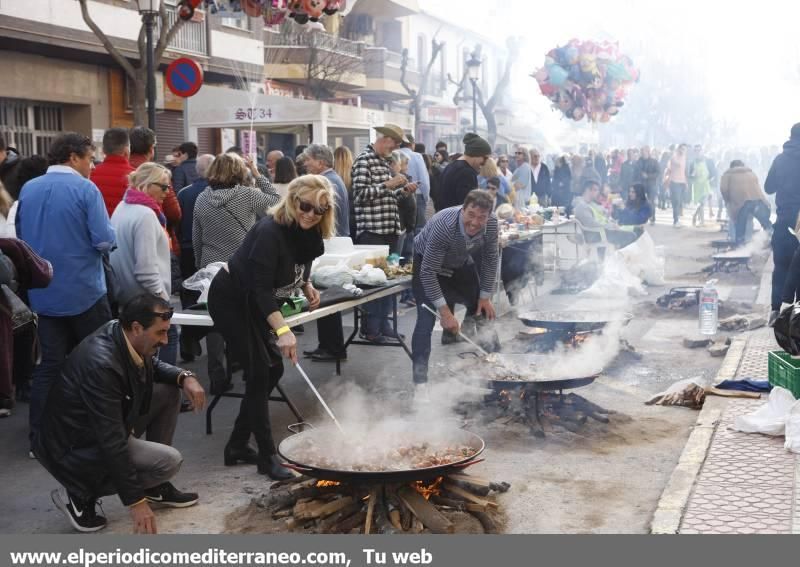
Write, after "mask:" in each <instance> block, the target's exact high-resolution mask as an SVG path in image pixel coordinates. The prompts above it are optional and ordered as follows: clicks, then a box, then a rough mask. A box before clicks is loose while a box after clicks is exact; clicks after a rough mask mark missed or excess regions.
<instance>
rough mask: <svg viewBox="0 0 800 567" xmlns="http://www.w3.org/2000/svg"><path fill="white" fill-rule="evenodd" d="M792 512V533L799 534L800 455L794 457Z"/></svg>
mask: <svg viewBox="0 0 800 567" xmlns="http://www.w3.org/2000/svg"><path fill="white" fill-rule="evenodd" d="M793 512H794V513H793V514H792V533H793V534H794V535H799V534H800V456H797V457H795V458H794V510H793Z"/></svg>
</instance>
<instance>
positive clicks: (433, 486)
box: [414, 476, 444, 500]
mask: <svg viewBox="0 0 800 567" xmlns="http://www.w3.org/2000/svg"><path fill="white" fill-rule="evenodd" d="M443 481H444V477H443V476H440V477H438V478H437V479H436V480H434V481H433V482H431V483H427V484H426V483H425V482H424V481H422V480H418V481H416V482H415V483H414V489H415V490H416V491H417V492H419V493H420V494H421V495H422V497H423V498H424V499H425V500H430V498H431V496H434V495H437V496H438V495H439V494H440V493H441V492H442V490H441V488H440V486H441V485H442V482H443Z"/></svg>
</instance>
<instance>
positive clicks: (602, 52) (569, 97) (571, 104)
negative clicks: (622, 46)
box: [531, 39, 639, 123]
mask: <svg viewBox="0 0 800 567" xmlns="http://www.w3.org/2000/svg"><path fill="white" fill-rule="evenodd" d="M531 76H532V77H533V78H535V79H536V82H537V83H539V90H540V91H541V92H542V94H543V95H544V96H546V97H547V98H548V99H550V101H551V102H552V103H553V108H557V109H558V110H560V111H561V112H562V113H563V114H564V116H566V117H567V118H570V119H572V120H575V121H580V120H583V119H584V118H586V119H587V120H589V121H590V122H601V123H603V122H608V121H609V120H610V119H611V117H612V116H614V115H616V114H617V113H619V111H620V109H621V108H622V106H623V105H624V104H625V98H626V97H627V95H628V91H629V89H630V87H631V86H632V85H633V84H634V83H636V82H638V81H639V70H638V69H637V68H636V67H635V66H634V64H633V61H632V60H631V58H630V57H628V56H627V55H624V54H621V53H620V52H619V45H618V44H617V43H616V42H613V43H612V42H609V41H601V42H595V41H591V40H588V41H581V40H578V39H573V40H570V41H569V43H567V44H566V45H563V46H560V47H556V48H555V49H551V50H550V51H548V52H547V55H546V56H545V61H544V66H543V67H541V68H540V69H538V70H537V71H536V72H534V73H532V74H531Z"/></svg>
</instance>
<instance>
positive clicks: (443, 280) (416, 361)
mask: <svg viewBox="0 0 800 567" xmlns="http://www.w3.org/2000/svg"><path fill="white" fill-rule="evenodd" d="M421 266H422V256H418V255H415V256H414V275H413V277H412V280H411V289H412V291H413V292H414V299H415V300H416V302H417V324H416V325H415V326H414V334H413V335H412V337H411V352H412V372H413V376H414V383H415V384H423V383H425V382H427V381H428V360H429V359H430V357H431V334H432V333H433V327H434V325H435V324H436V318H435V317H434V316H433V313H431V312H430V311H428V310H427V309H425V308H424V307H423V304H424V305H428V306H429V307H430V308H431V309H434V310H436V308H435V307H434V306H433V303H431V302H430V301H429V300H428V298H427V296H426V295H425V289H424V288H423V287H422V281H421V280H420V277H419V271H420V269H421ZM438 279H439V285H440V286H441V288H442V293H443V294H444V298H445V301H446V302H447V305H448V306H449V307H450V309H451V310H452V309H453V307H454V305H455V304H456V303H461V304H463V305H464V306H465V307H466V308H467V315H475V313H476V312H477V311H478V299H479V297H480V278H479V277H478V271H477V269H476V267H475V264H467V265H465V266H463V267H462V268H459V269H458V270H455V271H454V272H453V275H452V276H451V277H444V276H438Z"/></svg>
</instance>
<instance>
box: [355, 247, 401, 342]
mask: <svg viewBox="0 0 800 567" xmlns="http://www.w3.org/2000/svg"><path fill="white" fill-rule="evenodd" d="M356 244H388V245H389V253H390V254H391V253H393V252H397V235H396V234H377V233H375V232H362V233H361V234H359V235H358V238H357V239H356ZM362 309H363V310H364V312H365V314H366V316H365V317H364V325H363V327H362V331H363V333H364V334H365V335H367V336H368V337H375V336H377V335H379V334H381V332H382V331H386V330H388V329H389V328H390V326H389V313H390V312H391V311H392V298H391V297H385V298H383V299H376V300H375V301H370V302H369V303H367V304H365V305H364V307H363V308H362Z"/></svg>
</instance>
